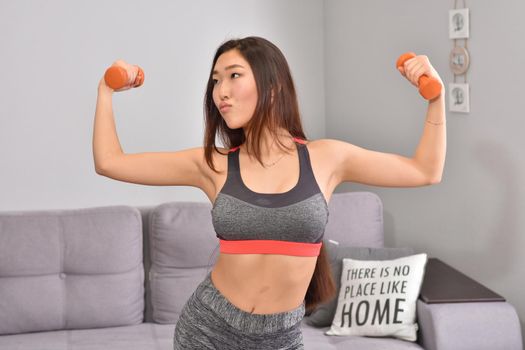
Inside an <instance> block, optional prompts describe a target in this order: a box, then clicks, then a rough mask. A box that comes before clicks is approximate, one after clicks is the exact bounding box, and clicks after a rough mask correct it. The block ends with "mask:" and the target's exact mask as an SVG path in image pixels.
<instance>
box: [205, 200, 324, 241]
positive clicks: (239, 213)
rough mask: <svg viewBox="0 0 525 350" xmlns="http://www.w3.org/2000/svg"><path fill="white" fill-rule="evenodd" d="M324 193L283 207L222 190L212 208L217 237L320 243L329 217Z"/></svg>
mask: <svg viewBox="0 0 525 350" xmlns="http://www.w3.org/2000/svg"><path fill="white" fill-rule="evenodd" d="M321 197H323V194H322V193H318V194H314V195H313V196H312V197H310V198H307V199H304V200H302V201H300V202H297V203H294V204H290V205H288V206H286V207H280V208H264V207H259V206H255V205H252V204H250V203H246V202H244V201H240V200H238V199H237V198H235V197H232V196H230V195H227V194H221V196H220V197H218V198H217V200H216V202H215V208H214V209H213V211H212V218H213V224H214V226H215V231H216V232H217V237H219V238H221V239H224V240H252V239H262V240H278V241H290V242H308V243H319V242H321V241H322V239H323V234H324V229H325V226H326V223H327V221H328V207H327V205H326V204H325V202H324V200H323V199H322V198H321Z"/></svg>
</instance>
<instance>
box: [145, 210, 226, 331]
mask: <svg viewBox="0 0 525 350" xmlns="http://www.w3.org/2000/svg"><path fill="white" fill-rule="evenodd" d="M210 210H211V205H210V204H209V203H204V202H183V201H179V202H169V203H163V204H161V205H159V206H157V207H155V208H153V209H152V210H151V212H150V217H149V223H150V225H149V229H148V233H149V245H150V257H151V267H150V271H149V283H150V292H151V306H152V319H153V322H157V323H162V324H166V323H176V322H177V320H178V319H179V316H180V313H181V311H182V307H183V306H184V304H185V303H186V301H187V300H188V299H189V297H190V295H191V294H192V293H193V292H194V291H195V289H196V288H197V285H198V284H199V283H200V282H202V280H204V278H205V277H206V274H207V273H208V271H209V270H210V269H211V266H212V265H214V263H215V261H214V260H215V258H216V257H217V255H216V254H214V253H216V252H218V248H219V242H218V240H217V238H216V235H215V231H214V230H213V225H212V222H211V213H210Z"/></svg>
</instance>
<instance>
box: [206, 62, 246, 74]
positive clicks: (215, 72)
mask: <svg viewBox="0 0 525 350" xmlns="http://www.w3.org/2000/svg"><path fill="white" fill-rule="evenodd" d="M232 68H244V67H243V66H241V65H240V64H232V65H229V66H228V67H226V68H224V70H228V69H232ZM217 73H219V72H218V71H216V70H214V71H213V74H217Z"/></svg>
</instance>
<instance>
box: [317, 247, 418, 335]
mask: <svg viewBox="0 0 525 350" xmlns="http://www.w3.org/2000/svg"><path fill="white" fill-rule="evenodd" d="M426 263H427V254H425V253H422V254H415V255H410V256H407V257H403V258H398V259H393V260H382V261H379V260H375V261H365V260H355V259H348V258H346V259H343V269H342V274H341V288H340V290H339V298H338V300H337V309H336V312H335V317H334V320H333V321H332V327H331V328H330V330H329V331H328V332H327V333H326V334H327V335H342V336H346V335H361V336H377V337H382V336H393V337H396V338H399V339H403V340H408V341H415V340H416V339H417V336H416V333H417V330H418V325H417V323H416V302H417V298H418V296H419V291H420V289H421V284H422V283H423V276H424V274H425V265H426Z"/></svg>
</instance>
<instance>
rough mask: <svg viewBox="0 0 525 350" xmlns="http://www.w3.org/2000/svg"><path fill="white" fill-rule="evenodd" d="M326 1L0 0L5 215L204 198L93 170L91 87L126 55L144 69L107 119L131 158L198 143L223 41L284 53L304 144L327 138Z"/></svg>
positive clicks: (0, 189)
mask: <svg viewBox="0 0 525 350" xmlns="http://www.w3.org/2000/svg"><path fill="white" fill-rule="evenodd" d="M322 9H323V4H322V2H321V1H319V0H315V1H301V0H294V1H286V2H283V1H279V0H273V1H256V0H249V1H246V0H243V1H234V0H228V1H221V2H217V1H192V2H191V3H190V2H187V1H156V2H144V1H140V2H139V1H101V0H97V1H89V2H78V1H75V2H71V1H59V0H53V1H45V2H40V1H11V2H8V1H2V2H0V47H1V54H0V67H2V78H1V81H2V83H1V84H0V123H1V126H0V159H1V160H2V163H1V164H2V165H1V172H0V177H1V181H0V193H1V195H0V210H33V209H51V208H80V207H89V206H102V205H113V204H130V205H154V204H158V203H163V202H166V201H172V200H191V201H207V200H208V198H207V197H206V195H205V194H204V193H203V192H202V191H201V190H200V189H197V188H194V187H174V186H170V187H164V186H145V185H137V184H130V183H125V182H119V181H115V180H112V179H109V178H105V177H102V176H100V175H98V174H96V173H95V170H94V165H93V154H92V143H91V142H92V133H93V119H94V113H95V105H96V97H97V85H98V82H99V80H100V78H101V77H102V76H103V74H104V71H105V69H106V68H107V67H109V66H110V65H111V64H112V63H113V62H114V61H115V60H117V59H119V58H121V59H124V60H126V61H127V62H130V63H133V64H138V65H140V66H141V67H142V68H143V69H144V71H145V77H146V79H145V82H144V85H143V86H142V87H141V88H139V89H133V90H128V91H125V92H118V93H115V94H114V97H113V110H114V114H115V121H116V125H117V132H118V136H119V139H120V142H121V145H122V147H123V149H124V151H125V152H127V153H137V152H150V151H173V150H181V149H186V148H191V147H197V146H200V145H202V142H203V135H204V122H203V97H204V91H205V86H206V82H207V75H208V73H209V70H210V68H211V63H212V59H213V54H214V53H215V50H216V49H217V47H218V46H219V45H220V44H221V43H222V42H223V41H225V40H226V39H230V38H232V37H244V36H248V35H257V36H262V37H265V38H267V39H269V40H270V41H272V42H273V43H275V44H276V45H277V46H278V47H279V48H280V49H281V50H282V51H283V53H284V54H285V56H286V58H287V59H288V63H289V65H290V67H291V70H292V74H293V76H294V78H295V83H296V88H297V92H298V95H299V99H300V103H301V111H302V113H303V123H304V127H305V132H306V133H307V136H308V137H309V138H312V139H316V138H320V137H323V136H324V134H325V130H324V125H325V119H324V87H323V83H324V76H323V41H322V40H323V12H322Z"/></svg>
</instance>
